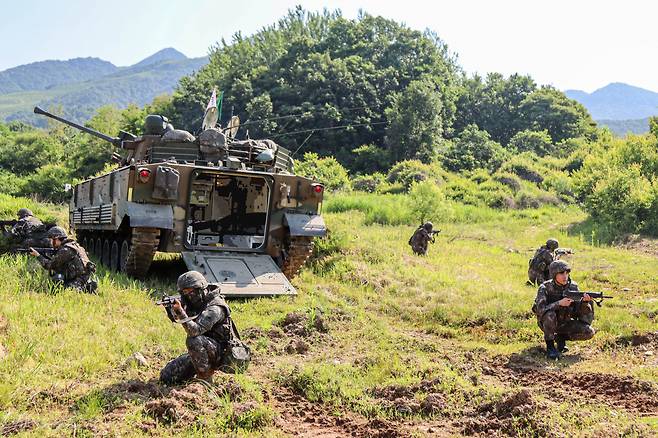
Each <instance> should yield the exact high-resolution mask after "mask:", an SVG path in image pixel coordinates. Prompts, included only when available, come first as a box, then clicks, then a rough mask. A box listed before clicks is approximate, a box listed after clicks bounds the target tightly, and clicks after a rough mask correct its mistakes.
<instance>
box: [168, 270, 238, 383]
mask: <svg viewBox="0 0 658 438" xmlns="http://www.w3.org/2000/svg"><path fill="white" fill-rule="evenodd" d="M176 286H177V288H178V291H179V292H180V293H181V299H180V301H179V300H175V301H174V304H173V305H172V306H171V307H169V308H167V314H168V316H169V319H171V320H172V321H174V322H178V323H180V324H181V325H182V326H183V328H184V329H185V332H186V333H187V339H186V342H185V344H186V346H187V353H185V354H183V355H182V356H179V357H177V358H176V359H174V360H172V361H171V362H169V363H168V364H167V365H165V367H164V368H163V369H162V371H160V380H161V381H162V382H163V383H167V384H175V383H181V382H184V381H186V380H190V379H191V378H193V377H194V375H195V374H196V377H197V378H199V379H203V380H206V381H208V382H212V375H213V373H214V372H215V371H216V370H217V369H219V368H220V363H221V360H222V354H223V353H224V349H225V348H226V344H227V342H228V341H229V339H230V337H231V319H230V315H231V310H230V309H229V307H228V304H226V302H225V301H224V298H223V297H222V296H221V295H220V290H219V286H218V285H216V284H209V283H208V281H207V280H206V279H205V277H204V276H203V275H201V274H200V273H199V272H196V271H188V272H186V273H184V274H182V275H181V276H180V277H178V281H177V283H176Z"/></svg>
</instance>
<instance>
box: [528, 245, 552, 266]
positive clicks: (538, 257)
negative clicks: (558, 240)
mask: <svg viewBox="0 0 658 438" xmlns="http://www.w3.org/2000/svg"><path fill="white" fill-rule="evenodd" d="M554 259H555V258H554V256H553V252H552V251H551V250H550V249H548V248H547V247H546V246H542V247H541V248H539V249H538V250H537V251H535V255H534V256H532V258H531V259H530V262H529V267H530V268H533V269H537V270H538V271H547V270H548V267H549V266H550V264H551V263H552V262H553V260H554Z"/></svg>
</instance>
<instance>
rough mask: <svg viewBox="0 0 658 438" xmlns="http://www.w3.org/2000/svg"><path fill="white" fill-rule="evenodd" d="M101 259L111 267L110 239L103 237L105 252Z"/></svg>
mask: <svg viewBox="0 0 658 438" xmlns="http://www.w3.org/2000/svg"><path fill="white" fill-rule="evenodd" d="M101 257H102V258H101V261H102V262H103V264H104V265H105V266H107V267H108V268H109V267H110V239H103V254H102V255H101Z"/></svg>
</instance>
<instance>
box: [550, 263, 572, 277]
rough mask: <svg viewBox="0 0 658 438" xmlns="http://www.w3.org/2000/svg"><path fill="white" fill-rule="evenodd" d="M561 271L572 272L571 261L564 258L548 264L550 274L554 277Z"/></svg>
mask: <svg viewBox="0 0 658 438" xmlns="http://www.w3.org/2000/svg"><path fill="white" fill-rule="evenodd" d="M560 272H571V266H569V263H567V262H565V261H564V260H555V261H554V262H551V264H550V265H549V266H548V275H550V277H551V278H552V279H554V278H555V276H556V275H557V274H558V273H560Z"/></svg>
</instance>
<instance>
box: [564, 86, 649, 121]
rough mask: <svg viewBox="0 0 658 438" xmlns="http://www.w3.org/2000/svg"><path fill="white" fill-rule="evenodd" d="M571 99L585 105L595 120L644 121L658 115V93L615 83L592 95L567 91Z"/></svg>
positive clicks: (577, 91) (578, 91)
mask: <svg viewBox="0 0 658 438" xmlns="http://www.w3.org/2000/svg"><path fill="white" fill-rule="evenodd" d="M565 94H566V95H567V96H568V97H570V98H571V99H574V100H577V101H578V102H580V103H582V104H583V105H585V107H586V108H587V109H588V110H589V112H590V114H591V115H592V117H593V118H594V120H631V119H644V118H647V117H650V116H655V115H658V93H655V92H653V91H649V90H645V89H643V88H639V87H633V86H631V85H627V84H622V83H620V82H615V83H612V84H608V85H606V86H605V87H603V88H599V89H598V90H596V91H594V92H593V93H591V94H588V93H585V92H584V91H580V90H567V91H565Z"/></svg>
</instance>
